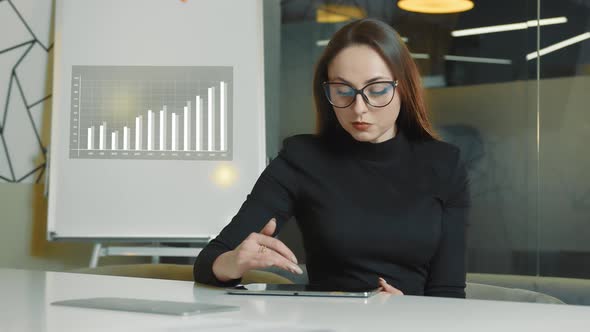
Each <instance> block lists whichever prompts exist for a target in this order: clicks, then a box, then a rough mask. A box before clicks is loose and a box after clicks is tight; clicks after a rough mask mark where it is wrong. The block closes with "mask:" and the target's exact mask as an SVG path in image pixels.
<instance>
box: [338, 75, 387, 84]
mask: <svg viewBox="0 0 590 332" xmlns="http://www.w3.org/2000/svg"><path fill="white" fill-rule="evenodd" d="M334 79H335V80H339V81H342V82H344V83H347V84H350V85H352V83H350V81H347V80H345V79H344V78H342V77H340V76H336V77H334ZM379 80H391V78H389V77H385V76H376V77H373V78H371V79H369V80H366V81H365V84H369V83H373V82H376V81H379ZM330 81H331V80H330Z"/></svg>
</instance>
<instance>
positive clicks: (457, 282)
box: [194, 19, 469, 297]
mask: <svg viewBox="0 0 590 332" xmlns="http://www.w3.org/2000/svg"><path fill="white" fill-rule="evenodd" d="M313 90H314V99H315V105H316V111H317V134H316V135H297V136H294V137H290V138H288V139H286V140H285V142H284V146H283V149H282V151H281V152H280V154H279V156H278V157H277V158H275V159H274V160H273V161H272V162H271V163H270V164H269V165H268V167H267V168H266V169H265V171H264V172H263V173H262V174H261V176H260V178H259V179H258V181H257V182H256V185H255V186H254V189H253V190H252V192H251V193H250V195H249V196H248V197H247V200H246V202H245V203H244V204H243V205H242V207H241V209H240V210H239V212H238V213H237V215H236V216H235V217H234V218H233V220H232V221H231V223H230V224H229V225H228V226H226V227H225V228H224V229H223V231H222V232H221V233H220V235H219V236H218V237H217V238H216V239H215V240H213V241H211V242H210V243H209V244H208V245H207V246H206V247H205V248H204V249H203V251H202V252H201V253H200V255H199V257H198V258H197V261H196V263H195V272H194V274H195V280H196V281H197V282H202V283H208V284H213V285H217V286H230V285H234V284H236V283H238V282H239V279H240V277H241V276H242V275H243V274H244V273H245V272H246V271H248V270H250V269H256V268H263V267H269V266H277V267H280V268H282V269H285V270H287V271H291V272H293V273H301V269H300V268H299V266H298V265H297V259H296V258H295V255H294V254H293V253H292V251H291V250H289V248H287V247H286V246H285V245H284V244H283V243H282V242H281V241H279V240H277V239H275V238H273V237H272V236H273V234H275V233H276V231H277V230H280V229H281V227H282V226H283V225H284V223H285V222H286V221H287V220H288V219H289V218H290V217H291V216H295V217H296V220H297V222H298V223H299V226H300V229H301V232H302V235H303V242H304V247H305V251H306V258H307V269H308V274H309V280H310V283H311V284H315V285H317V286H319V287H326V288H332V289H360V288H367V289H369V288H375V287H377V286H380V287H382V289H383V290H384V291H386V292H389V293H394V294H411V295H429V296H445V297H465V291H464V289H465V225H466V221H467V211H468V207H469V194H468V184H467V178H466V172H465V169H464V168H463V167H462V166H461V165H460V163H459V151H458V149H457V148H455V147H454V146H451V145H450V144H447V143H444V142H441V141H439V140H437V139H436V137H435V134H434V133H433V130H432V127H431V125H430V123H429V120H428V118H427V116H426V110H425V106H424V101H423V97H422V88H421V87H420V76H419V73H418V70H417V68H416V65H415V63H414V62H413V60H412V59H411V56H410V53H409V51H408V49H407V48H406V46H405V45H404V43H403V42H402V41H401V39H400V37H399V35H398V34H397V33H396V32H395V30H394V29H392V28H391V27H390V26H388V25H387V24H385V23H382V22H380V21H377V20H373V19H364V20H360V21H355V22H353V23H350V24H348V25H346V26H344V27H343V28H342V29H340V30H339V31H338V32H336V34H335V35H334V36H333V38H332V40H331V41H330V43H329V44H328V46H327V47H326V49H325V51H324V53H323V55H322V56H321V58H320V59H319V62H318V64H317V67H316V71H315V77H314V81H313ZM258 232H259V233H258Z"/></svg>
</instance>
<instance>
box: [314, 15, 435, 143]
mask: <svg viewBox="0 0 590 332" xmlns="http://www.w3.org/2000/svg"><path fill="white" fill-rule="evenodd" d="M351 45H367V46H369V47H371V48H372V49H373V50H375V51H376V52H377V53H378V54H379V55H380V56H381V57H382V58H383V60H384V61H385V62H386V63H387V65H388V66H389V69H390V70H391V72H392V74H393V75H394V77H395V79H397V80H398V87H397V89H396V93H399V96H400V101H401V107H400V112H399V116H398V118H397V121H396V123H397V128H398V130H401V131H402V132H403V133H404V134H405V135H406V137H408V138H409V139H412V140H424V139H437V135H436V134H435V133H434V131H433V129H432V125H431V124H430V121H429V120H428V116H427V113H426V106H425V104H424V97H423V89H422V85H421V83H420V73H419V72H418V68H417V66H416V63H415V62H414V60H413V59H412V56H411V54H410V51H409V50H408V48H407V47H406V45H405V44H404V42H403V41H402V40H401V38H400V36H399V34H398V33H397V32H396V31H395V30H394V29H393V28H392V27H391V26H389V25H388V24H386V23H384V22H381V21H378V20H375V19H362V20H358V21H354V22H352V23H349V24H347V25H345V26H344V27H342V28H341V29H340V30H338V31H337V32H336V33H335V34H334V36H333V37H332V39H331V40H330V42H329V43H328V45H327V46H326V49H325V50H324V53H323V54H322V56H321V57H320V59H319V60H318V62H317V64H316V69H315V75H314V79H313V95H314V101H315V107H316V131H317V133H318V134H319V135H329V133H330V132H331V131H332V130H333V129H336V128H341V127H340V124H339V123H338V119H337V118H336V115H335V114H334V111H333V109H332V105H330V103H329V102H328V99H327V98H326V96H325V94H324V90H323V87H322V83H323V82H325V81H327V80H328V65H329V64H330V62H331V61H332V59H334V57H335V56H336V55H338V53H340V51H342V50H343V49H344V48H346V47H349V46H351Z"/></svg>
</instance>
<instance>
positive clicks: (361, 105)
mask: <svg viewBox="0 0 590 332" xmlns="http://www.w3.org/2000/svg"><path fill="white" fill-rule="evenodd" d="M352 110H353V111H354V112H355V113H356V114H363V113H367V112H368V109H367V103H365V100H364V99H363V96H361V95H360V94H357V95H356V96H355V99H354V103H352Z"/></svg>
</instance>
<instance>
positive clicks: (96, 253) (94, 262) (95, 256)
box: [90, 243, 102, 268]
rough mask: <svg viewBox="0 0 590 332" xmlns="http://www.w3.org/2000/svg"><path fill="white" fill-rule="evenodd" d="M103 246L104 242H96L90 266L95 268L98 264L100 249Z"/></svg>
mask: <svg viewBox="0 0 590 332" xmlns="http://www.w3.org/2000/svg"><path fill="white" fill-rule="evenodd" d="M101 248H102V244H100V243H95V244H94V248H93V249H92V256H91V257H90V267H91V268H95V267H97V266H98V259H99V258H100V249H101Z"/></svg>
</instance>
